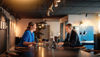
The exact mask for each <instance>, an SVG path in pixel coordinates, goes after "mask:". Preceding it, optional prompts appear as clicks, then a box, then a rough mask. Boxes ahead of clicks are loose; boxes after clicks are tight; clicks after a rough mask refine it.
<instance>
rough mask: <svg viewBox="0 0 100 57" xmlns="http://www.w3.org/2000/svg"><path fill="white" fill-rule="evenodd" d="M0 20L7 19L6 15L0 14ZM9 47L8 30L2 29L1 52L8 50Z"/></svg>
mask: <svg viewBox="0 0 100 57" xmlns="http://www.w3.org/2000/svg"><path fill="white" fill-rule="evenodd" d="M0 20H2V21H5V19H4V16H0ZM6 47H7V30H6V29H4V30H0V54H1V53H2V52H4V51H6Z"/></svg>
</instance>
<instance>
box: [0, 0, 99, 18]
mask: <svg viewBox="0 0 100 57" xmlns="http://www.w3.org/2000/svg"><path fill="white" fill-rule="evenodd" d="M53 2H54V1H53V0H9V1H8V0H2V2H1V1H0V3H1V6H2V7H3V8H4V9H6V10H7V11H8V12H10V13H11V14H12V15H14V16H15V17H16V18H34V17H36V18H39V17H48V16H47V11H48V8H49V7H50V6H51V4H52V3H53ZM52 9H53V12H51V13H50V16H49V17H58V16H60V17H62V16H65V15H67V14H82V13H100V0H61V2H60V3H58V7H54V6H53V7H52Z"/></svg>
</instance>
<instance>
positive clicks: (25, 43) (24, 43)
mask: <svg viewBox="0 0 100 57" xmlns="http://www.w3.org/2000/svg"><path fill="white" fill-rule="evenodd" d="M35 44H36V43H35V42H25V41H24V42H23V45H25V46H28V45H35Z"/></svg>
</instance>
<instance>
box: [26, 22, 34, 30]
mask: <svg viewBox="0 0 100 57" xmlns="http://www.w3.org/2000/svg"><path fill="white" fill-rule="evenodd" d="M34 24H35V23H33V22H29V23H28V26H27V29H26V30H30V27H31V26H34Z"/></svg>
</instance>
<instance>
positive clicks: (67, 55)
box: [21, 47, 96, 57]
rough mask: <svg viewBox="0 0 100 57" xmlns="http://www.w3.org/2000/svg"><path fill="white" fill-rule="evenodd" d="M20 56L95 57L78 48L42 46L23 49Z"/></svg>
mask: <svg viewBox="0 0 100 57" xmlns="http://www.w3.org/2000/svg"><path fill="white" fill-rule="evenodd" d="M24 50H26V51H24V52H23V54H22V55H21V57H96V56H95V55H93V54H91V53H88V52H85V51H83V50H80V49H79V48H70V47H69V48H56V49H51V48H44V47H37V48H34V47H31V48H27V49H24Z"/></svg>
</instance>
